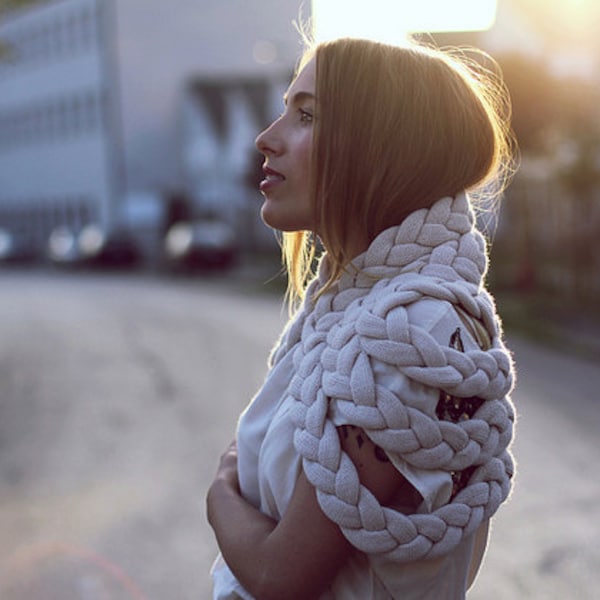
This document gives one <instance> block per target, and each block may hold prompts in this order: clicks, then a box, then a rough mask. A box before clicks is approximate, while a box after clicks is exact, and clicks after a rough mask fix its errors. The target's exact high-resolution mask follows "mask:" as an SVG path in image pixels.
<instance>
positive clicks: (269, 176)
mask: <svg viewBox="0 0 600 600" xmlns="http://www.w3.org/2000/svg"><path fill="white" fill-rule="evenodd" d="M263 173H264V175H265V178H264V179H263V180H262V181H261V182H260V186H259V187H260V191H261V192H266V191H268V190H270V189H272V188H273V187H274V186H276V185H277V184H278V183H281V182H282V181H285V177H284V176H283V175H282V174H281V173H279V172H278V171H275V170H274V169H271V168H270V167H263Z"/></svg>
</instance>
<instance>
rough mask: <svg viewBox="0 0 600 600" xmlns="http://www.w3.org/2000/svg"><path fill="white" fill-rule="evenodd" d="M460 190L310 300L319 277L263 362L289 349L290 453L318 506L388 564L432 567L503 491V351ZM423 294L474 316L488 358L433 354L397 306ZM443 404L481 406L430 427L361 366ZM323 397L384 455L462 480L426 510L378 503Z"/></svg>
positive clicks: (480, 247) (507, 415) (506, 421)
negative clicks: (407, 511) (445, 499)
mask: <svg viewBox="0 0 600 600" xmlns="http://www.w3.org/2000/svg"><path fill="white" fill-rule="evenodd" d="M473 221H474V219H473V214H472V212H471V210H470V206H469V202H468V199H467V197H466V195H465V194H460V195H458V196H456V197H455V198H443V199H441V200H439V201H438V202H437V203H436V204H434V206H433V207H432V208H430V209H428V210H419V211H416V212H415V213H413V214H411V215H410V216H409V217H408V218H407V219H406V220H405V221H404V222H403V223H402V224H401V225H400V226H399V227H393V228H391V229H388V230H386V231H384V232H383V233H382V234H381V235H380V236H378V237H377V238H376V239H375V241H374V242H373V243H372V244H371V246H370V247H369V249H368V250H367V252H366V253H364V254H362V255H361V256H359V257H358V258H357V260H356V261H355V262H354V263H353V264H354V266H355V267H356V270H350V269H349V270H348V272H347V273H345V274H344V275H343V276H342V278H341V279H340V281H339V282H338V285H337V286H335V287H334V288H332V289H331V290H328V291H327V292H325V293H324V294H322V295H321V296H319V298H318V299H317V300H316V302H315V303H314V305H313V304H311V301H310V297H311V295H312V294H313V293H314V292H315V291H316V290H317V289H318V287H319V286H320V285H321V283H322V280H323V278H324V277H325V275H324V274H323V273H322V274H321V277H320V278H317V279H316V280H315V281H314V282H313V283H312V284H311V286H310V287H309V290H308V293H307V300H306V301H305V305H304V307H303V309H302V310H301V311H300V313H299V314H298V315H297V317H296V319H295V320H294V321H293V322H292V323H291V325H290V327H289V328H288V330H287V331H286V333H285V334H284V337H283V338H282V342H281V344H280V347H279V349H278V350H277V351H276V353H275V354H274V360H275V361H277V360H279V358H280V357H281V356H282V354H283V353H284V352H287V351H292V352H293V353H294V354H293V360H294V367H295V375H294V377H293V379H292V382H291V384H290V387H289V390H288V392H289V393H290V394H291V395H292V396H293V397H294V399H295V400H296V402H295V403H294V414H293V418H294V423H295V425H296V431H295V435H294V445H295V447H296V450H297V451H298V452H299V454H300V455H301V456H302V459H303V468H304V471H305V473H306V476H307V477H308V479H309V481H310V482H311V483H312V485H314V486H315V488H316V490H317V497H318V500H319V504H320V506H321V508H322V509H323V511H324V512H325V514H326V515H327V516H328V517H329V518H330V519H332V520H333V521H334V522H336V523H337V524H338V525H339V526H340V527H341V529H342V531H343V532H344V534H345V536H346V537H347V538H348V540H350V542H351V543H352V544H353V545H354V546H355V547H357V548H358V549H359V550H361V551H363V552H367V553H377V554H385V555H386V556H387V557H388V558H390V559H393V560H396V561H402V562H404V561H411V560H416V559H422V558H433V557H436V556H440V555H443V554H446V553H448V552H450V551H451V550H453V549H454V548H455V547H456V546H457V545H458V544H459V543H460V542H461V540H462V539H463V538H464V537H466V536H468V535H470V534H471V533H473V532H474V531H475V530H476V529H477V528H478V526H479V525H480V524H481V522H482V521H483V520H484V519H488V518H489V517H491V516H492V515H493V514H494V513H495V512H496V510H497V509H498V507H499V506H500V504H501V503H502V502H503V501H504V500H505V499H506V498H507V496H508V494H509V492H510V479H511V477H512V474H513V461H512V457H511V455H510V453H509V452H508V450H507V448H508V445H509V443H510V441H511V439H512V431H513V423H514V419H515V414H514V409H513V406H512V403H511V401H510V398H509V395H508V394H509V393H510V391H511V389H512V386H513V365H512V361H511V357H510V354H509V353H508V351H507V350H506V348H505V347H504V345H503V343H502V340H501V339H500V332H499V325H498V323H499V320H498V318H497V316H496V313H495V307H494V303H493V300H492V298H491V297H490V296H489V294H487V293H486V292H485V290H484V289H483V288H482V278H483V276H484V274H485V270H486V267H487V258H486V252H485V243H484V240H483V238H482V236H481V235H480V234H479V232H477V230H476V229H475V228H474V225H473ZM422 298H434V299H439V300H444V301H448V302H450V303H452V304H453V305H457V306H460V307H462V309H464V310H465V311H466V312H467V313H468V314H469V315H471V316H472V317H474V318H477V319H480V320H481V322H482V323H483V324H484V326H485V327H486V329H487V330H488V332H489V334H490V337H491V339H492V346H491V348H490V349H489V350H486V351H484V350H476V351H470V352H465V353H463V352H459V351H457V350H455V349H453V348H451V347H449V346H444V345H440V344H439V343H438V342H437V341H436V340H435V339H434V338H433V337H432V336H431V335H430V334H429V333H428V332H427V331H426V330H425V329H423V328H421V327H420V326H419V323H412V322H410V319H409V318H408V313H407V310H406V307H407V306H408V305H409V304H411V303H413V302H415V301H417V300H419V299H422ZM372 360H376V361H383V362H385V363H388V364H390V365H394V366H396V367H397V368H398V369H399V370H400V371H401V372H402V373H403V374H404V375H406V376H407V377H409V378H411V379H413V380H415V381H417V382H420V383H423V384H425V385H428V386H432V387H434V388H439V389H441V390H444V391H446V392H448V393H450V394H452V395H454V396H459V397H473V396H477V397H479V398H481V399H483V400H484V402H483V404H482V405H481V407H480V408H479V409H478V410H477V412H476V413H475V415H474V416H473V418H472V419H469V420H466V421H463V422H459V423H452V422H448V421H440V420H438V419H437V418H435V417H431V416H429V415H427V414H425V413H424V412H421V411H419V410H417V409H415V408H411V407H408V406H406V405H405V404H404V403H403V402H402V399H401V398H398V397H397V396H395V395H394V394H393V393H392V392H391V391H390V390H388V389H387V388H385V387H383V386H380V385H377V383H376V382H375V378H374V376H373V370H372V367H371V361H372ZM330 399H335V401H336V402H337V405H338V408H339V409H340V410H341V411H342V414H343V415H344V417H345V419H346V420H347V422H348V423H351V424H353V425H357V426H359V427H361V428H363V429H364V430H365V432H366V433H367V435H368V436H369V437H370V438H371V439H372V440H373V441H374V442H375V443H376V444H378V445H379V446H381V447H382V448H384V449H386V450H389V451H393V452H395V453H398V454H400V455H401V456H402V457H403V458H404V460H406V461H407V462H408V463H409V464H411V465H414V466H415V467H418V468H420V469H444V470H447V471H456V470H461V469H464V468H466V467H470V466H475V467H476V469H475V471H474V473H473V475H472V476H471V478H470V481H469V483H468V485H467V486H466V487H465V488H464V489H462V490H461V491H460V492H459V493H458V494H457V495H456V496H455V497H454V498H453V499H452V501H451V502H449V503H448V504H446V505H445V506H442V507H441V508H439V509H437V510H435V511H434V512H432V513H430V514H413V515H404V514H402V513H400V512H398V511H395V510H393V509H391V508H389V507H385V506H381V505H380V504H379V502H378V501H377V500H376V498H375V497H374V496H373V494H371V493H370V491H369V490H368V489H367V488H365V487H364V486H362V485H361V484H360V481H359V478H358V474H357V472H356V469H355V467H354V464H353V463H352V461H351V460H350V458H349V457H348V456H347V455H346V454H345V453H344V452H343V451H342V449H341V447H340V441H339V437H338V433H337V430H336V427H335V426H334V425H333V423H332V422H331V421H330V420H329V419H328V408H329V402H330Z"/></svg>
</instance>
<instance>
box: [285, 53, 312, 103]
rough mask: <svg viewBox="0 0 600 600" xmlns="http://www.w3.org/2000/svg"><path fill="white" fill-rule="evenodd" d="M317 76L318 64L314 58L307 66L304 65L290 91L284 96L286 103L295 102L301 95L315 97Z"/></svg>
mask: <svg viewBox="0 0 600 600" xmlns="http://www.w3.org/2000/svg"><path fill="white" fill-rule="evenodd" d="M316 75H317V69H316V63H315V59H314V58H313V59H312V60H310V61H309V62H307V63H306V65H304V67H303V68H302V70H301V71H300V73H298V75H297V77H296V78H295V79H294V81H292V84H291V85H290V87H289V88H288V91H287V92H286V94H285V96H284V99H285V100H286V102H287V101H288V100H289V101H293V100H294V98H295V97H296V96H297V95H299V94H300V95H302V96H306V95H310V96H314V95H315V86H316Z"/></svg>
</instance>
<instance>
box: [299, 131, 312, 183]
mask: <svg viewBox="0 0 600 600" xmlns="http://www.w3.org/2000/svg"><path fill="white" fill-rule="evenodd" d="M298 155H299V156H298V158H299V164H300V168H301V170H302V175H303V178H305V180H306V184H307V185H308V183H309V180H310V168H311V162H312V161H311V158H312V132H311V133H310V134H309V135H307V136H306V137H305V139H303V140H302V143H301V144H300V145H299V148H298Z"/></svg>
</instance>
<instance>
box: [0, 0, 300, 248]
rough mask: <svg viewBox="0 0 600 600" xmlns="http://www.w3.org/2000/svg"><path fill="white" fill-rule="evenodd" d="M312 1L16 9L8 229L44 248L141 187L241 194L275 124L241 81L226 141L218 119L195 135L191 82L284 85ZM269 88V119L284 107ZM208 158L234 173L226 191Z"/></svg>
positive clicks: (112, 213) (88, 2)
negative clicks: (187, 113)
mask: <svg viewBox="0 0 600 600" xmlns="http://www.w3.org/2000/svg"><path fill="white" fill-rule="evenodd" d="M301 4H302V3H301V1H300V0H254V1H248V0H170V1H169V2H164V1H163V0H48V1H46V2H40V3H38V4H34V5H32V6H31V7H29V8H25V9H21V10H18V11H13V12H10V13H7V14H6V15H4V16H3V17H2V19H1V20H0V40H1V41H2V43H3V45H4V46H5V47H7V48H8V49H9V53H8V55H7V56H4V57H3V58H2V59H0V227H4V228H8V229H13V230H14V229H18V230H20V231H24V232H25V233H26V234H27V235H28V236H29V237H30V238H31V239H32V241H33V242H32V243H37V244H41V243H44V242H45V239H47V236H48V235H49V233H50V232H51V230H52V229H53V228H55V227H56V226H59V225H66V226H69V227H71V228H72V229H75V230H77V229H79V228H81V227H82V226H84V225H86V224H88V223H96V224H98V225H100V226H101V227H103V228H106V229H108V230H110V229H111V228H115V227H118V226H119V225H120V221H121V219H122V213H123V210H122V209H123V204H124V202H125V199H126V198H127V196H128V195H130V194H134V193H138V192H143V191H150V192H153V193H164V192H166V191H168V190H177V191H181V190H182V188H183V191H185V192H187V193H191V194H193V195H195V196H197V197H203V198H204V197H206V198H209V199H210V198H212V199H213V202H216V200H215V198H217V197H219V202H231V203H232V206H233V205H235V204H236V202H238V203H239V202H240V200H239V198H238V195H239V193H240V191H241V190H242V187H241V186H240V185H238V184H239V182H240V181H241V179H243V175H242V174H241V173H242V171H247V169H248V162H249V161H251V158H249V152H250V149H251V146H252V143H253V140H254V137H255V136H256V134H257V132H258V130H259V129H260V128H261V127H263V126H264V125H265V122H262V121H263V119H261V118H257V111H256V109H255V108H253V107H252V106H250V105H247V104H246V103H247V102H249V101H250V100H249V96H248V95H245V94H243V93H241V94H240V93H239V90H238V92H232V93H231V94H228V95H226V96H227V97H226V99H225V102H226V106H224V107H223V109H224V112H225V113H226V114H225V117H224V119H225V121H226V122H227V123H228V125H227V130H228V133H226V134H225V135H222V133H223V132H221V135H218V136H217V137H216V138H215V137H214V136H213V135H212V133H211V131H214V127H215V124H211V125H210V126H206V125H204V126H201V127H200V129H203V130H202V131H199V135H201V136H206V137H205V138H204V139H202V140H199V141H198V140H195V141H192V142H190V136H189V132H186V131H185V130H184V129H182V125H183V126H184V127H185V125H186V123H188V124H189V123H190V121H189V120H186V119H185V118H182V114H181V112H182V110H185V108H184V107H185V104H186V100H185V96H186V93H187V92H186V90H189V81H191V80H195V81H199V80H200V81H201V80H203V79H205V78H206V79H210V80H215V79H220V80H223V81H225V80H226V81H228V82H229V83H228V84H227V86H228V87H229V88H230V89H231V90H233V89H234V88H235V85H234V82H235V81H236V80H240V81H250V80H260V81H265V80H267V81H268V80H273V81H274V82H275V83H274V84H273V86H274V89H277V94H279V93H280V90H281V88H282V83H281V82H282V80H283V79H285V77H286V76H289V74H291V73H292V71H293V68H294V64H295V61H296V60H297V57H298V54H299V52H300V51H301V44H300V36H299V35H298V33H297V31H296V30H295V27H294V24H293V22H294V20H297V19H298V18H299V15H300V12H299V11H300V5H301ZM241 88H243V86H241ZM241 88H240V89H241ZM269 98H270V99H269V103H270V104H269V109H268V110H265V111H264V112H263V113H261V114H262V115H263V117H264V120H267V121H268V120H270V119H271V118H273V116H275V114H276V113H275V112H274V111H275V109H274V108H273V106H274V103H273V102H272V99H271V97H270V96H269ZM208 116H209V118H214V117H215V114H214V113H211V112H210V111H209V113H208ZM190 148H192V149H194V148H195V150H194V152H195V154H194V152H192V155H191V156H190V153H189V150H190ZM198 148H204V150H203V151H202V153H201V155H199V154H198ZM210 161H215V164H218V165H219V168H220V169H221V171H222V172H223V174H224V178H223V179H221V180H220V181H221V186H220V188H219V186H217V188H219V189H215V181H216V179H215V177H214V176H213V177H212V178H211V177H210V176H209V175H210V174H211V173H212V175H214V173H215V171H214V170H212V171H211V170H207V169H206V166H207V165H208V164H209V162H210ZM194 169H196V171H194ZM203 174H204V177H203ZM236 182H237V183H236ZM232 210H233V208H232V209H231V210H230V209H229V208H228V209H227V210H226V211H225V212H228V211H229V212H231V211H232Z"/></svg>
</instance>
